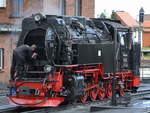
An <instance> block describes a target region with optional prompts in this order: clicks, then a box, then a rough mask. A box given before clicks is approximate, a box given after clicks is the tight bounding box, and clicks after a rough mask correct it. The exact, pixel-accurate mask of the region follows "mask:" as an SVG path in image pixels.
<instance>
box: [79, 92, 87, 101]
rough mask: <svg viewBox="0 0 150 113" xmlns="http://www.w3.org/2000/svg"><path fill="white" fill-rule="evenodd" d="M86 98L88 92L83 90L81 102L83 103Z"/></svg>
mask: <svg viewBox="0 0 150 113" xmlns="http://www.w3.org/2000/svg"><path fill="white" fill-rule="evenodd" d="M87 98H88V92H84V94H83V95H82V96H81V97H80V100H81V102H82V103H85V102H86V101H87Z"/></svg>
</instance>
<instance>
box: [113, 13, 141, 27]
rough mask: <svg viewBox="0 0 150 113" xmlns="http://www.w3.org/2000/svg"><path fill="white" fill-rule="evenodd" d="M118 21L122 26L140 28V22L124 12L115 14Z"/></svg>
mask: <svg viewBox="0 0 150 113" xmlns="http://www.w3.org/2000/svg"><path fill="white" fill-rule="evenodd" d="M115 14H116V16H117V19H119V20H120V21H121V23H122V24H124V25H127V26H129V27H133V26H139V24H138V22H137V21H136V20H135V19H134V18H133V17H132V16H131V15H130V14H129V13H128V12H124V11H117V12H115Z"/></svg>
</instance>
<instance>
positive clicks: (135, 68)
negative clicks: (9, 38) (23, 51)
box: [7, 14, 140, 107]
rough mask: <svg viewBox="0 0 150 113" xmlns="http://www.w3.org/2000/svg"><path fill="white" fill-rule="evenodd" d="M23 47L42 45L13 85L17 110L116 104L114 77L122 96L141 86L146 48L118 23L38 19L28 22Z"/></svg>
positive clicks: (21, 41)
mask: <svg viewBox="0 0 150 113" xmlns="http://www.w3.org/2000/svg"><path fill="white" fill-rule="evenodd" d="M23 44H27V45H32V44H36V45H37V50H36V52H37V53H38V56H37V59H36V61H35V62H34V63H33V64H32V65H30V66H29V67H28V68H25V69H24V70H23V76H22V75H20V78H18V77H17V78H16V79H15V80H14V81H10V85H9V89H10V94H9V95H8V96H7V99H8V100H9V103H10V104H12V105H15V106H28V107H44V106H53V107H57V106H59V105H60V104H63V103H75V102H79V101H80V102H83V103H84V102H86V101H87V99H90V100H91V101H95V100H96V99H99V100H103V99H104V98H105V97H107V98H109V99H110V98H112V79H113V77H114V76H115V77H116V90H117V93H118V94H119V95H120V96H123V95H124V92H128V91H136V89H137V88H138V87H139V84H140V77H139V76H140V73H139V65H140V45H139V44H138V43H136V42H134V40H133V36H132V29H131V28H129V27H127V26H124V25H122V24H120V22H119V21H117V20H110V19H100V18H91V19H87V18H85V17H71V16H56V15H46V16H44V15H42V14H35V15H32V16H31V17H29V18H25V19H24V20H23V22H22V33H21V35H20V38H19V41H18V44H17V46H20V45H23ZM114 63H115V67H114ZM114 70H116V73H115V74H114V73H113V72H114Z"/></svg>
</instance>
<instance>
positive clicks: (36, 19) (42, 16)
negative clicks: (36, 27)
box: [34, 13, 46, 22]
mask: <svg viewBox="0 0 150 113" xmlns="http://www.w3.org/2000/svg"><path fill="white" fill-rule="evenodd" d="M45 18H46V17H45V16H44V15H42V14H41V13H37V14H35V15H34V20H35V21H36V22H39V21H40V20H43V19H45Z"/></svg>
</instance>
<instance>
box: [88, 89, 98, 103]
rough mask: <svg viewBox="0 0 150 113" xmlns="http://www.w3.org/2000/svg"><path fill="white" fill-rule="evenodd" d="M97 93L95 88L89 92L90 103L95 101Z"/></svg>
mask: <svg viewBox="0 0 150 113" xmlns="http://www.w3.org/2000/svg"><path fill="white" fill-rule="evenodd" d="M97 93H98V90H97V88H94V89H92V90H91V91H90V98H91V100H92V101H95V100H96V97H97Z"/></svg>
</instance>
